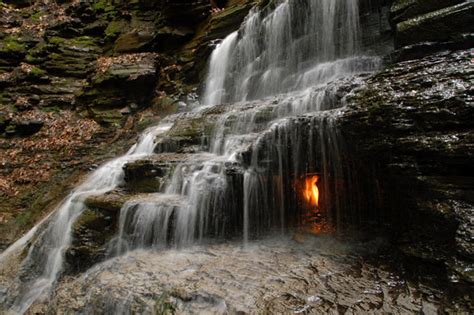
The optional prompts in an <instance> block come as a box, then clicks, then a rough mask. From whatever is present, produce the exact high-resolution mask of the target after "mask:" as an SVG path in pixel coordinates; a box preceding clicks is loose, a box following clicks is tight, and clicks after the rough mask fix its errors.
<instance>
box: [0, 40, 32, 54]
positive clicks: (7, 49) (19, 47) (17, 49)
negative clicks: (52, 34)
mask: <svg viewBox="0 0 474 315" xmlns="http://www.w3.org/2000/svg"><path fill="white" fill-rule="evenodd" d="M26 51H27V46H26V45H25V43H23V42H22V41H21V39H20V37H18V36H16V35H10V36H7V37H5V38H3V39H2V40H0V56H1V55H8V56H13V57H18V56H15V55H21V56H23V55H25V54H26Z"/></svg>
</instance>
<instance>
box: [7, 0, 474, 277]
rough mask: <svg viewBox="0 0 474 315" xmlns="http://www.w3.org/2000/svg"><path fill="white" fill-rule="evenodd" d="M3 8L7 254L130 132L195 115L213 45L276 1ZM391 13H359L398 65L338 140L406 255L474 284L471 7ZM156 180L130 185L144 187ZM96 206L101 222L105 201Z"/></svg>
mask: <svg viewBox="0 0 474 315" xmlns="http://www.w3.org/2000/svg"><path fill="white" fill-rule="evenodd" d="M4 2H6V4H5V3H3V4H0V6H1V10H2V15H1V16H2V17H1V18H0V27H1V28H0V57H1V58H0V88H1V90H0V132H2V133H3V136H2V138H1V139H0V144H1V147H0V152H2V161H1V162H2V168H1V169H0V170H1V174H2V177H0V193H1V195H0V204H2V208H1V211H0V235H1V241H0V242H1V243H3V244H8V243H10V242H11V241H12V240H13V239H15V238H17V237H18V235H19V234H20V233H21V232H22V230H24V229H26V228H27V227H29V226H30V225H31V224H32V223H34V222H35V221H37V219H38V218H39V217H41V216H42V215H43V214H44V212H45V211H48V210H49V209H50V207H48V205H49V206H50V205H53V204H54V203H55V202H56V201H57V200H58V198H60V197H61V196H63V195H64V193H65V191H67V187H65V184H64V183H63V182H64V179H65V178H73V179H75V180H70V181H69V182H70V183H71V184H72V183H73V182H75V181H77V178H79V176H80V175H81V174H82V173H83V172H85V171H87V170H88V169H89V168H90V166H91V165H93V164H94V163H95V162H98V161H101V160H103V159H104V158H107V157H112V156H114V154H115V153H117V152H119V151H120V150H122V149H123V148H124V147H126V146H125V145H124V143H127V142H128V141H130V140H131V138H132V137H133V136H134V135H135V134H136V131H137V130H139V129H142V128H143V127H145V126H147V125H149V124H150V123H153V122H155V121H157V120H158V119H159V117H160V116H162V115H165V114H167V113H171V112H174V111H176V110H178V109H179V108H182V107H185V106H187V105H190V104H192V103H193V102H195V101H196V97H197V96H196V92H197V90H198V88H199V82H201V80H202V77H203V73H204V69H205V66H206V63H207V58H208V56H209V54H210V52H211V51H212V49H213V47H214V44H215V43H216V41H217V40H219V39H222V38H223V37H225V36H226V35H227V34H229V33H230V32H232V31H234V30H235V29H237V28H238V26H239V25H240V23H241V22H242V20H243V19H244V18H245V16H246V14H247V13H248V11H249V10H250V9H251V7H252V6H253V5H256V4H260V5H266V4H268V2H269V1H252V0H230V1H228V2H227V5H226V9H225V10H223V11H221V12H220V13H216V14H213V15H211V14H210V13H209V11H210V4H209V1H204V0H203V1H186V0H182V1H165V0H163V1H145V0H143V1H127V3H121V2H119V1H112V0H100V1H92V2H82V1H61V2H59V1H58V2H57V3H50V2H49V1H4ZM391 2H392V1H380V2H378V3H377V5H375V4H374V3H373V1H368V0H367V1H365V0H364V1H361V8H362V15H361V22H362V23H363V26H364V28H363V29H364V30H365V32H364V34H363V43H364V47H365V49H366V50H367V51H369V52H371V53H377V54H382V55H383V54H386V53H387V52H388V51H391V53H390V54H389V55H387V57H386V62H387V66H386V67H385V69H384V70H383V71H381V72H380V73H378V74H376V75H374V76H372V77H371V78H369V79H368V80H367V82H366V85H365V86H363V87H361V88H360V89H358V90H357V92H356V93H355V95H354V96H352V97H351V98H350V99H349V105H348V108H347V110H346V111H345V113H344V116H343V118H342V122H341V128H342V130H343V133H344V134H345V137H346V138H347V139H348V140H349V141H348V142H350V143H352V147H351V153H352V156H353V157H352V158H353V159H354V160H355V162H354V163H357V164H359V165H362V166H364V165H365V166H367V165H370V166H371V167H373V169H374V174H375V179H374V181H373V183H376V184H377V186H378V190H379V193H380V196H379V198H380V200H379V201H378V203H379V204H380V205H381V208H380V213H381V214H380V218H381V219H382V221H383V222H384V223H386V226H387V229H389V232H390V233H391V235H393V236H394V241H395V243H396V244H397V245H398V246H399V248H400V249H401V250H402V251H403V252H404V253H406V254H407V255H408V256H410V257H412V258H416V259H422V260H425V261H428V262H430V263H433V264H437V265H441V266H447V267H448V269H449V271H450V272H451V274H452V275H453V276H454V278H455V279H463V280H465V281H469V282H472V281H473V279H474V276H473V274H472V263H473V260H474V256H473V255H474V254H473V244H472V240H473V234H474V227H473V221H472V220H473V219H472V218H473V217H474V213H473V209H474V206H473V203H474V200H473V197H472V196H473V195H474V192H473V190H474V177H473V176H474V173H473V172H474V170H473V169H472V166H471V164H472V163H471V161H472V156H473V155H474V148H473V146H474V145H473V137H472V135H471V133H472V132H471V131H472V129H473V123H472V122H473V118H474V117H473V115H474V113H473V107H472V96H473V93H474V92H473V90H472V75H473V73H472V70H471V69H472V63H473V61H472V58H473V56H472V52H470V51H469V50H468V48H471V47H473V37H472V33H473V32H474V29H473V28H472V27H473V26H472V23H470V21H472V17H473V4H472V2H465V1H461V0H450V1H428V0H425V1H422V0H398V1H393V4H391ZM390 5H391V8H390ZM394 40H395V44H394V43H393V41H394ZM394 45H395V47H396V50H394V51H392V50H393V47H394ZM200 124H203V122H200ZM201 127H202V125H200V128H201ZM202 128H204V127H202ZM185 129H186V128H183V130H185ZM186 130H187V129H186ZM193 135H194V134H193ZM195 135H196V139H200V138H199V137H200V136H201V132H200V131H199V132H196V133H195ZM49 143H54V144H55V145H54V146H48V145H49ZM111 148H112V149H111ZM114 148H116V149H114ZM119 148H120V149H119ZM150 163H151V164H153V163H155V162H153V163H152V162H150ZM150 163H149V164H150ZM155 164H156V163H155ZM147 167H149V168H150V167H151V166H150V165H148V164H147V165H138V166H136V169H131V170H128V171H129V174H132V175H133V174H135V173H136V174H138V175H137V176H136V177H137V178H144V177H146V174H147V173H146V168H147ZM126 171H127V170H126ZM133 172H135V173H133ZM368 173H370V172H368ZM136 174H135V175H136ZM69 176H72V177H69ZM132 177H133V176H132ZM142 184H143V183H142ZM154 184H156V183H154ZM33 188H34V189H33ZM113 197H114V196H112V199H113ZM118 199H120V198H118ZM114 201H116V200H115V199H114V200H112V203H113V202H114ZM119 201H120V200H119ZM122 203H123V202H122ZM96 204H97V202H96V203H93V204H92V206H93V207H96V208H101V207H102V208H104V207H105V208H106V210H107V207H109V205H110V201H107V202H106V203H105V204H106V205H105V206H104V205H102V206H97V205H96ZM115 210H117V209H115ZM106 217H107V216H104V217H96V216H90V217H88V218H85V219H84V220H85V221H84V222H82V221H81V222H79V223H78V226H77V231H78V234H81V233H82V234H81V235H82V236H84V237H83V239H84V240H85V241H84V242H85V243H87V242H89V241H90V239H91V238H94V239H101V238H100V237H98V235H99V236H100V232H101V231H102V229H103V227H104V224H106V225H107V224H108V225H110V224H111V222H105V223H104V222H103V218H106ZM112 223H113V222H112ZM81 224H82V225H81ZM91 226H92V228H91ZM7 231H8V233H7ZM98 233H99V234H98ZM91 235H92V236H91ZM101 236H102V237H105V235H101ZM76 239H77V240H79V242H81V237H79V236H77V235H76ZM102 245H103V244H102ZM77 246H78V248H82V249H84V247H81V244H79V245H77ZM94 249H95V248H92V250H94ZM84 250H85V252H84V253H83V252H80V251H77V253H79V254H78V255H84V257H87V259H89V258H90V257H92V256H94V255H92V256H90V255H91V254H90V251H91V248H85V249H84ZM98 252H100V250H98ZM77 253H76V254H77ZM88 255H89V256H88ZM76 256H77V255H76ZM76 256H74V257H73V258H74V259H77V257H76ZM99 256H100V255H99ZM94 257H95V256H94ZM82 267H83V266H82Z"/></svg>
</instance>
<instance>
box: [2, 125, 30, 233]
mask: <svg viewBox="0 0 474 315" xmlns="http://www.w3.org/2000/svg"><path fill="white" fill-rule="evenodd" d="M7 129H8V127H7ZM31 220H32V213H31V212H30V211H26V212H22V213H20V215H18V216H17V217H16V218H15V221H16V223H17V224H18V226H20V227H24V226H27V225H29V224H31V223H32V221H31Z"/></svg>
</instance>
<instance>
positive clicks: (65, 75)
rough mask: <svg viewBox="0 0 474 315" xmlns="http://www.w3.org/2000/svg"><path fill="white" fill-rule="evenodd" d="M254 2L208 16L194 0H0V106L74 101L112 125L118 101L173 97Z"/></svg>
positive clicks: (144, 102) (145, 102) (135, 103)
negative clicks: (56, 1) (4, 1)
mask: <svg viewBox="0 0 474 315" xmlns="http://www.w3.org/2000/svg"><path fill="white" fill-rule="evenodd" d="M255 2H256V1H253V2H252V1H246V0H241V1H229V3H228V5H227V9H226V10H225V11H223V12H222V13H219V14H215V15H213V16H210V12H209V11H210V2H209V1H203V0H200V1H152V2H149V1H133V2H119V1H108V0H101V1H91V2H85V1H62V2H61V3H60V4H53V3H49V2H43V1H26V2H24V3H23V2H21V3H20V2H18V1H9V2H8V3H9V4H2V5H1V10H2V18H1V20H0V27H1V29H0V56H1V57H2V58H1V61H0V75H1V76H0V86H1V87H2V94H1V98H0V105H1V106H2V107H1V109H2V111H5V112H8V113H9V112H12V111H14V110H27V109H31V108H40V109H50V110H51V109H55V108H74V107H78V108H80V109H81V110H82V109H87V110H88V114H89V115H90V116H91V117H94V118H97V120H98V121H100V122H101V123H114V122H115V123H117V122H120V121H121V117H122V115H121V113H122V114H123V113H124V107H127V106H128V107H131V110H132V111H134V110H136V109H137V108H140V107H141V108H143V107H146V106H149V105H150V104H152V103H156V104H157V106H158V107H160V105H162V102H161V101H162V99H163V97H164V96H163V93H166V94H171V95H173V97H174V99H173V102H177V101H178V98H179V97H184V95H186V94H188V93H190V92H191V88H192V87H189V86H187V85H185V84H184V83H183V82H182V81H184V80H185V78H186V81H187V82H191V83H196V82H197V79H199V76H200V75H201V73H202V71H203V70H204V67H205V60H206V59H207V56H208V54H209V53H210V50H212V45H211V43H212V41H213V40H215V39H219V38H222V37H224V36H226V35H227V34H228V33H230V32H231V31H233V30H235V29H236V28H238V26H239V25H240V23H241V22H242V20H243V18H244V17H245V16H246V15H247V13H248V11H249V10H250V8H251V6H252V5H253V4H254V3H255ZM182 69H184V70H183V71H182ZM145 82H146V84H144V83H145ZM153 100H154V101H153ZM173 102H172V103H173ZM168 105H172V104H168ZM120 110H122V111H120ZM125 111H126V112H127V113H128V111H129V109H127V110H125Z"/></svg>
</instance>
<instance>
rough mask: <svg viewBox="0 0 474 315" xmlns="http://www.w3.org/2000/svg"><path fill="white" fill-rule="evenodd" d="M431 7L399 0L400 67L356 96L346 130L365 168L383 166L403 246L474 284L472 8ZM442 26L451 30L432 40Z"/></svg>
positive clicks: (385, 192) (385, 203)
mask: <svg viewBox="0 0 474 315" xmlns="http://www.w3.org/2000/svg"><path fill="white" fill-rule="evenodd" d="M428 2H429V1H398V2H396V3H394V5H393V7H392V15H391V16H392V22H393V24H394V25H395V30H396V33H395V38H396V42H397V47H398V48H399V49H398V50H397V51H395V52H394V53H393V54H392V56H393V58H394V59H393V60H394V61H395V62H392V63H391V64H389V65H388V66H386V68H385V69H384V70H383V71H381V72H380V73H378V74H376V75H374V76H373V77H371V78H369V79H368V80H367V82H366V85H365V86H363V87H362V88H361V89H360V90H358V91H357V92H356V93H355V96H354V97H353V98H351V99H350V101H349V106H348V108H347V110H346V111H345V114H344V117H343V120H342V126H341V129H342V130H343V132H344V133H345V134H346V137H347V138H348V139H350V140H349V142H350V143H352V144H353V146H352V151H353V153H354V155H355V159H356V160H357V163H360V164H361V165H371V166H372V167H374V169H376V171H375V173H376V175H375V178H376V181H375V182H374V183H376V184H377V185H379V189H380V195H381V199H382V201H381V205H382V209H383V210H382V211H381V213H380V217H381V218H382V221H383V222H384V223H386V229H387V230H391V232H392V235H393V240H394V242H395V244H398V246H399V248H400V249H401V250H402V251H403V252H404V253H405V254H407V255H408V256H409V257H412V258H414V259H421V260H423V261H425V262H426V261H428V262H430V263H432V264H435V265H438V266H443V267H446V268H447V269H448V271H449V273H450V275H451V277H452V279H453V280H455V281H458V280H460V279H462V280H464V281H468V282H471V283H472V282H474V274H473V272H472V270H473V269H472V266H473V261H474V256H473V249H474V244H473V239H474V225H473V223H474V222H473V218H474V203H473V202H474V199H473V196H474V170H473V168H472V165H471V164H472V159H473V155H474V138H473V135H472V130H473V128H474V125H473V121H474V108H473V103H472V101H473V99H472V97H473V93H474V91H473V87H472V75H473V70H472V69H473V54H472V51H471V50H469V49H468V50H465V49H463V48H464V47H472V41H471V40H470V38H471V37H470V36H471V35H470V34H468V33H469V32H472V29H470V27H471V25H470V24H469V23H467V22H466V20H465V18H469V19H470V20H472V17H473V13H474V6H473V4H472V3H461V4H459V3H458V2H460V1H451V2H452V3H448V2H449V1H447V2H443V5H441V3H440V2H439V1H432V3H431V5H430V4H429V3H428ZM449 4H451V5H452V6H449ZM439 28H443V29H446V30H447V29H449V31H443V32H438V33H437V34H438V36H434V35H433V34H434V33H433V32H434V30H436V29H438V30H439ZM464 32H467V33H466V34H464ZM405 44H410V45H411V46H408V47H407V46H404V45H405ZM407 52H410V53H407ZM401 60H404V61H401Z"/></svg>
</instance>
